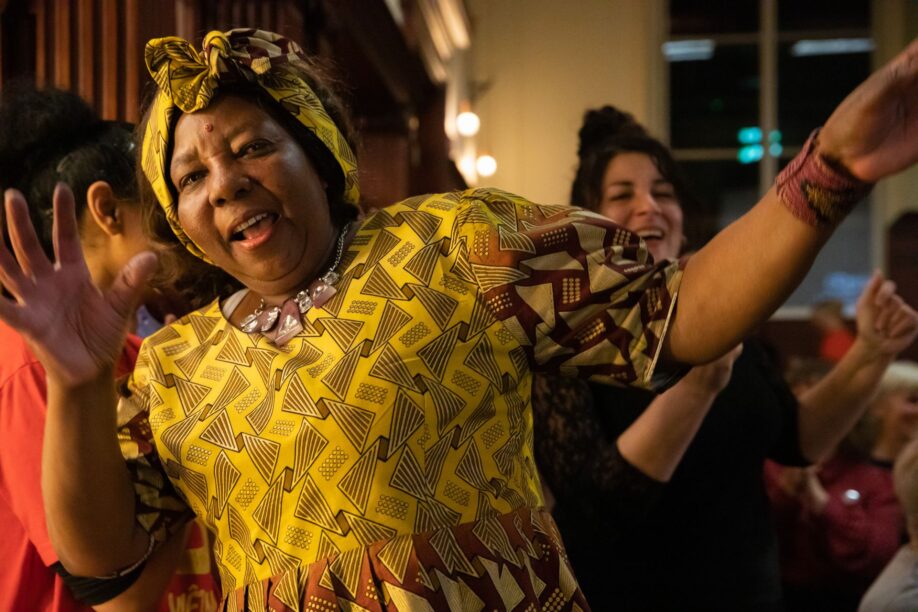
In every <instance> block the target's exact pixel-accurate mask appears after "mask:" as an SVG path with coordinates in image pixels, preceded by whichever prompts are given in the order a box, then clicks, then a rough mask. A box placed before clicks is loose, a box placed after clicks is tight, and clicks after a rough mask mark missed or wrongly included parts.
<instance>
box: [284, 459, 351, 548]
mask: <svg viewBox="0 0 918 612" xmlns="http://www.w3.org/2000/svg"><path fill="white" fill-rule="evenodd" d="M293 515H294V516H296V517H297V518H300V519H303V520H304V521H308V522H310V523H312V524H313V525H318V526H319V527H321V528H322V529H327V530H328V531H332V532H334V533H337V534H339V535H343V534H342V533H341V527H340V526H339V525H338V521H336V520H335V515H334V514H333V513H332V511H331V508H330V507H329V506H328V503H327V502H326V501H325V494H324V493H322V490H321V489H320V488H319V487H318V486H317V485H316V483H315V482H314V481H313V479H312V476H310V475H309V474H307V475H306V479H305V480H304V481H303V490H302V491H301V492H300V497H299V499H298V500H297V501H296V510H294V512H293ZM324 535H325V534H324V533H323V536H324ZM319 542H320V544H321V542H322V540H321V539H320V541H319ZM329 543H331V541H330V540H329ZM332 546H333V548H334V550H335V551H337V550H338V548H337V547H336V546H334V545H332ZM319 555H320V556H325V553H323V552H322V547H321V546H320V551H319Z"/></svg>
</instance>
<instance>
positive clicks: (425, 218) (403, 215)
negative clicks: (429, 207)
mask: <svg viewBox="0 0 918 612" xmlns="http://www.w3.org/2000/svg"><path fill="white" fill-rule="evenodd" d="M395 218H396V219H401V220H402V221H404V222H405V223H406V224H407V225H408V227H410V228H411V229H412V230H414V233H415V234H417V235H418V238H420V239H421V242H423V243H425V244H426V243H428V242H430V239H431V238H433V237H434V234H436V233H437V230H438V229H440V225H441V224H442V223H443V221H442V220H441V218H440V217H438V216H437V215H432V214H430V213H429V212H425V211H418V212H414V211H404V212H400V213H398V214H396V215H395Z"/></svg>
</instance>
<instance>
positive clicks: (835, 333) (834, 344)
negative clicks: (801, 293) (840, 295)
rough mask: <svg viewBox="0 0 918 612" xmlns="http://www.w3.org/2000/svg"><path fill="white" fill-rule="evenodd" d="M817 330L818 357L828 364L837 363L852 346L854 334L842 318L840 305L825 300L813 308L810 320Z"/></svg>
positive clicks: (837, 302) (834, 301)
mask: <svg viewBox="0 0 918 612" xmlns="http://www.w3.org/2000/svg"><path fill="white" fill-rule="evenodd" d="M810 320H811V321H812V322H813V325H815V326H816V328H817V329H819V333H820V335H821V340H820V341H819V357H820V359H825V360H826V361H828V362H829V363H838V362H839V361H841V358H842V357H844V356H845V353H847V352H848V349H850V348H851V345H852V344H854V334H853V333H852V332H851V330H850V329H849V328H848V324H847V323H845V319H844V318H843V317H842V303H841V302H839V301H838V300H826V301H824V302H819V303H818V304H816V305H815V306H813V315H812V317H811V319H810Z"/></svg>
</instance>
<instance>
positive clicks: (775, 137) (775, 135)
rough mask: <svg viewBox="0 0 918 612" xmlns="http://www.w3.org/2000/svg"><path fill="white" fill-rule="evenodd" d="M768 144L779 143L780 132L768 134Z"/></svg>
mask: <svg viewBox="0 0 918 612" xmlns="http://www.w3.org/2000/svg"><path fill="white" fill-rule="evenodd" d="M768 142H781V130H772V131H770V132H768Z"/></svg>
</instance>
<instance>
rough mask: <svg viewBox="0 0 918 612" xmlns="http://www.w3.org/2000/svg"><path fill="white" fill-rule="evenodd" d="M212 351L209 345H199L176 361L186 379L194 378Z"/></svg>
mask: <svg viewBox="0 0 918 612" xmlns="http://www.w3.org/2000/svg"><path fill="white" fill-rule="evenodd" d="M210 349H211V347H210V345H209V344H201V345H198V346H197V347H195V348H194V349H193V350H191V351H188V352H187V353H185V354H184V355H183V356H182V357H180V358H179V359H176V360H175V365H176V366H178V368H179V369H180V370H181V371H182V374H184V375H185V377H186V378H191V377H192V376H194V373H195V372H197V371H198V367H199V366H200V365H201V362H202V361H204V358H205V357H206V356H207V353H208V352H209V351H210Z"/></svg>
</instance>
